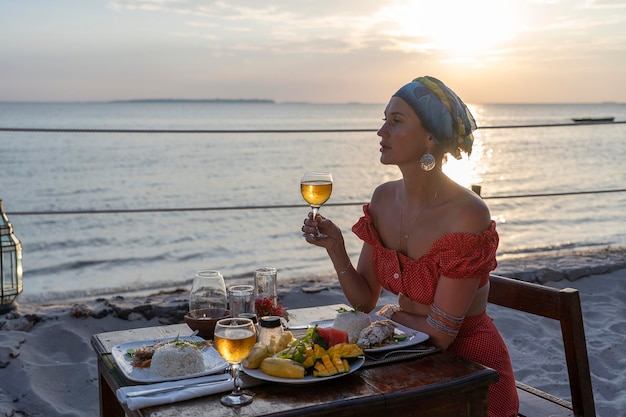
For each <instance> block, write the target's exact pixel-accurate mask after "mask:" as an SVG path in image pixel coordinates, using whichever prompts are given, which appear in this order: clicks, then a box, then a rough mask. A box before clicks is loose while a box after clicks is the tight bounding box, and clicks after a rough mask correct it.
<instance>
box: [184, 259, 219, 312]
mask: <svg viewBox="0 0 626 417" xmlns="http://www.w3.org/2000/svg"><path fill="white" fill-rule="evenodd" d="M227 304H228V298H227V295H226V284H225V283H224V277H223V276H222V274H221V273H220V271H216V270H212V269H203V270H200V271H198V273H197V274H196V276H195V277H194V279H193V284H192V285H191V293H190V294H189V311H190V312H191V311H194V310H203V309H211V310H226V308H227Z"/></svg>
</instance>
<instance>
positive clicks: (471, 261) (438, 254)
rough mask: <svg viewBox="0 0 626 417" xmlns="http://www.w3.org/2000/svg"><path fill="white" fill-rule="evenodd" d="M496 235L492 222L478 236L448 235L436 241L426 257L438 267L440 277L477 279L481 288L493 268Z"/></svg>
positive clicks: (494, 264)
mask: <svg viewBox="0 0 626 417" xmlns="http://www.w3.org/2000/svg"><path fill="white" fill-rule="evenodd" d="M498 242H499V237H498V232H497V231H496V223H495V222H494V221H493V220H492V221H491V224H490V225H489V228H488V229H487V230H485V231H484V232H482V233H479V234H476V235H473V234H470V233H451V234H448V235H445V236H443V237H442V238H441V239H439V240H437V241H436V242H435V243H434V244H433V246H432V247H431V250H430V251H429V254H428V255H429V256H430V257H432V258H433V260H434V261H435V262H436V263H437V264H438V266H439V269H440V272H441V275H444V276H446V277H448V278H481V286H482V285H484V283H486V281H487V279H489V273H490V272H491V271H493V270H494V269H496V266H497V262H496V250H497V249H498Z"/></svg>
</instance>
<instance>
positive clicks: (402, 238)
mask: <svg viewBox="0 0 626 417" xmlns="http://www.w3.org/2000/svg"><path fill="white" fill-rule="evenodd" d="M438 192H439V191H435V196H434V197H433V199H432V200H431V201H430V203H428V204H425V205H424V206H422V208H421V209H419V211H418V212H417V214H415V217H414V218H413V221H412V222H411V226H409V228H408V229H406V233H405V234H404V235H403V234H402V224H403V223H404V210H402V211H400V238H399V239H398V247H401V246H402V241H403V240H406V241H408V239H409V236H411V230H412V229H413V226H415V222H417V219H418V218H419V216H420V214H422V211H424V209H425V208H426V207H430V206H431V205H432V204H433V203H434V202H435V200H437V194H438Z"/></svg>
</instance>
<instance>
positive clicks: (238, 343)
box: [214, 317, 256, 407]
mask: <svg viewBox="0 0 626 417" xmlns="http://www.w3.org/2000/svg"><path fill="white" fill-rule="evenodd" d="M214 342H215V349H216V350H217V351H218V352H219V354H220V355H221V356H222V358H224V359H225V360H226V361H227V362H228V363H230V369H231V370H230V372H231V375H232V377H233V384H234V387H233V391H232V392H231V393H230V394H228V395H225V396H223V397H222V398H221V399H220V402H221V403H222V404H223V405H225V406H228V407H239V406H243V405H248V404H250V403H251V402H252V399H253V396H252V395H250V394H246V393H244V392H243V391H242V390H241V378H239V367H240V364H241V361H242V360H244V359H245V358H246V357H247V356H248V355H249V354H250V352H252V348H253V347H254V344H255V343H256V327H255V325H254V323H253V322H252V320H250V319H245V318H241V317H233V318H228V319H222V320H220V321H218V322H217V324H216V325H215V336H214Z"/></svg>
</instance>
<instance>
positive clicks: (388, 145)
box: [377, 97, 430, 165]
mask: <svg viewBox="0 0 626 417" xmlns="http://www.w3.org/2000/svg"><path fill="white" fill-rule="evenodd" d="M383 120H384V121H385V123H383V125H382V126H381V127H380V129H379V130H378V132H377V134H378V136H380V137H381V141H380V162H381V163H383V164H385V165H402V164H404V163H413V164H414V163H415V162H416V161H418V160H419V158H420V157H421V156H422V155H423V154H424V153H425V152H426V144H427V140H428V138H429V136H430V135H429V133H428V131H427V130H426V129H424V127H423V126H422V123H421V122H420V120H419V118H418V117H417V115H416V114H415V112H414V111H413V109H412V108H411V106H409V105H408V104H407V103H406V101H404V100H402V99H401V98H399V97H392V98H391V100H389V104H388V105H387V108H386V109H385V118H384V119H383Z"/></svg>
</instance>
